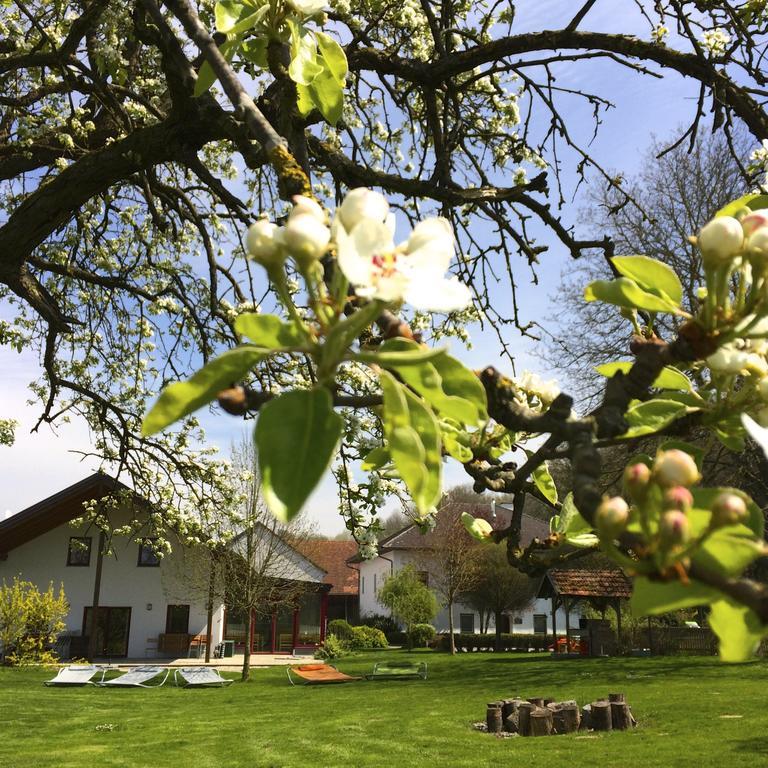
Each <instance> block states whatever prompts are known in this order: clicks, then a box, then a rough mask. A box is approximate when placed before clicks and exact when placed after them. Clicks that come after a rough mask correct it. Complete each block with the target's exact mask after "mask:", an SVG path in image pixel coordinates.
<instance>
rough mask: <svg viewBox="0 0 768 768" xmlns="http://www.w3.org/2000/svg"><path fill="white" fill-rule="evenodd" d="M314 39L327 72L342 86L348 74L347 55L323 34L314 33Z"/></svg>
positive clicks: (331, 39) (330, 38)
mask: <svg viewBox="0 0 768 768" xmlns="http://www.w3.org/2000/svg"><path fill="white" fill-rule="evenodd" d="M315 37H316V38H317V46H318V48H319V49H320V55H321V56H322V57H323V61H324V62H325V66H326V67H327V68H328V71H329V72H330V73H331V74H332V75H333V77H334V78H335V79H336V82H338V84H339V85H344V80H345V79H346V77H347V72H348V67H347V55H346V54H345V53H344V49H343V48H342V47H341V46H340V45H339V44H338V43H337V42H336V41H335V40H334V39H333V38H332V37H330V36H329V35H326V34H325V32H319V31H318V32H315Z"/></svg>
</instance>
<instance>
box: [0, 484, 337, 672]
mask: <svg viewBox="0 0 768 768" xmlns="http://www.w3.org/2000/svg"><path fill="white" fill-rule="evenodd" d="M115 491H120V492H127V493H128V494H129V498H132V499H133V500H134V502H133V503H135V504H136V505H137V506H141V505H143V506H144V507H146V502H143V500H141V499H140V498H139V497H137V496H136V495H135V494H133V493H132V492H131V491H130V489H128V488H127V487H126V486H125V485H123V484H122V483H119V482H118V481H117V480H115V479H114V478H111V477H109V476H107V475H104V474H100V473H97V474H94V475H92V476H90V477H88V478H86V479H84V480H81V481H80V482H78V483H75V484H74V485H71V486H69V487H68V488H65V489H64V490H63V491H60V492H59V493H57V494H54V495H53V496H50V497H49V498H47V499H44V500H43V501H40V502H38V503H37V504H34V505H32V506H31V507H28V508H27V509H25V510H23V511H21V512H19V513H17V514H15V515H12V516H11V517H9V518H8V519H6V520H4V521H2V522H0V581H2V580H5V581H6V582H10V581H11V580H12V579H13V578H14V576H18V577H19V578H21V579H23V580H26V581H30V582H32V583H34V584H36V585H37V586H38V588H41V589H46V588H47V587H48V585H49V584H51V583H53V585H54V588H55V589H57V590H58V587H59V585H60V584H63V586H64V592H65V595H66V597H67V600H68V602H69V606H70V610H69V613H68V615H67V617H66V619H65V621H66V634H67V635H68V636H69V645H70V648H69V655H71V656H86V655H87V652H88V638H87V637H86V635H87V634H88V632H89V630H90V626H91V622H92V613H93V607H92V606H93V605H94V604H97V605H98V606H99V608H98V611H97V622H96V631H97V656H101V657H110V658H125V657H128V658H146V657H153V656H157V655H186V654H187V652H188V648H189V645H190V642H192V643H193V644H194V642H195V640H197V641H198V642H200V641H202V640H203V639H204V638H205V639H207V627H208V610H207V602H208V599H207V589H206V588H205V575H204V574H201V573H200V570H201V569H200V565H199V563H200V558H197V564H195V560H196V558H195V557H193V556H192V554H193V552H194V551H193V550H190V549H188V548H186V547H184V546H183V545H182V544H181V542H180V541H174V542H172V544H173V551H172V552H171V553H170V554H169V555H166V556H165V557H163V558H158V557H157V556H156V555H155V553H154V550H153V548H152V544H153V542H152V540H151V538H145V539H139V540H138V541H137V540H136V539H135V538H134V537H132V536H113V538H112V541H111V547H110V548H111V552H110V554H108V555H104V556H103V557H102V558H100V557H99V555H98V552H99V533H98V531H96V530H95V529H94V527H93V526H89V524H88V523H85V524H83V525H80V526H77V527H75V526H73V525H72V521H73V520H75V519H76V518H80V517H82V516H83V513H84V508H83V503H84V502H88V501H92V500H99V499H103V498H104V497H106V496H108V495H109V494H112V493H114V492H115ZM131 516H132V515H131V510H129V509H127V508H126V509H124V511H119V512H117V513H113V514H112V515H111V519H110V522H111V525H112V527H113V528H117V527H119V526H121V525H124V524H126V523H128V521H129V520H130V518H131ZM280 558H281V560H283V561H284V562H287V563H288V568H289V570H288V569H287V568H281V569H280V570H281V578H286V577H289V578H292V579H296V580H300V581H302V582H305V583H306V590H304V592H303V596H302V598H301V601H300V603H299V605H297V606H296V608H295V610H293V611H284V612H283V613H281V614H279V615H273V616H255V617H254V626H253V630H252V636H251V637H250V638H246V637H245V631H244V627H245V621H244V619H243V617H240V616H235V615H229V613H228V611H227V610H226V608H225V605H224V602H223V600H220V599H219V600H217V601H215V602H214V605H213V607H212V617H211V618H212V621H211V637H210V641H211V643H212V645H214V646H215V645H217V644H219V643H220V642H222V641H223V640H232V641H233V642H234V643H235V646H236V650H237V646H239V647H240V648H242V647H243V646H244V644H245V643H246V642H250V644H251V649H252V651H254V652H256V653H258V652H262V653H274V652H278V651H282V652H284V651H289V652H290V651H291V650H292V649H293V648H295V647H301V646H303V645H306V646H309V647H312V646H314V645H316V644H317V643H318V642H321V641H322V640H323V639H324V634H325V612H326V607H327V592H328V590H329V589H330V587H329V585H325V584H323V578H324V576H325V571H323V569H322V568H320V567H319V566H317V565H315V564H314V563H313V562H312V561H311V560H309V559H308V558H307V557H305V556H304V555H301V554H300V553H298V552H296V551H295V550H293V549H291V548H290V547H288V546H287V545H286V544H284V543H281V545H280ZM99 560H101V563H100V566H101V567H100V569H99V567H98V566H99ZM99 570H100V575H98V576H97V573H98V571H99ZM195 570H196V572H194V573H193V571H195ZM201 576H202V578H201ZM95 593H97V595H98V597H97V601H95V600H94V598H95V597H96V594H95Z"/></svg>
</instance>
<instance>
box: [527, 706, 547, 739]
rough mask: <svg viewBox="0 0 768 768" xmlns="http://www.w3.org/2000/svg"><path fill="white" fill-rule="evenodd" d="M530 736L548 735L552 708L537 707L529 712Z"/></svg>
mask: <svg viewBox="0 0 768 768" xmlns="http://www.w3.org/2000/svg"><path fill="white" fill-rule="evenodd" d="M530 728H531V736H549V735H551V733H552V710H551V709H548V708H547V707H537V708H536V709H534V710H533V711H532V712H531V714H530Z"/></svg>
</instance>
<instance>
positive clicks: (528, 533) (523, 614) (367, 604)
mask: <svg viewBox="0 0 768 768" xmlns="http://www.w3.org/2000/svg"><path fill="white" fill-rule="evenodd" d="M496 510H497V515H498V516H499V518H500V519H507V521H508V517H509V515H510V510H507V509H506V508H504V507H503V506H502V505H497V507H496ZM444 511H445V512H446V513H449V514H454V515H458V514H461V512H464V511H466V512H469V513H470V514H472V515H473V516H476V517H477V516H483V517H487V516H488V507H487V506H482V507H481V506H479V505H477V504H471V503H466V504H465V503H452V504H451V505H450V510H447V509H444V510H441V514H443V512H444ZM498 525H499V523H498V522H497V523H496V527H498ZM548 534H549V527H548V526H547V524H546V523H545V522H543V521H542V520H539V519H537V518H535V517H532V516H531V515H529V514H526V513H524V514H523V519H522V531H521V537H520V541H521V544H522V545H523V546H525V545H526V544H528V543H529V542H530V541H531V540H532V539H533V538H535V537H538V538H545V537H546V536H547V535H548ZM459 535H463V531H462V532H461V533H459ZM434 543H435V536H434V534H431V533H427V534H422V533H421V532H420V531H419V529H418V527H417V526H416V525H415V524H412V525H408V526H406V527H405V528H403V529H402V530H400V531H398V532H397V533H395V534H393V535H392V536H389V537H388V538H386V539H384V540H383V541H381V542H380V543H379V555H378V557H376V558H374V559H372V560H367V561H362V562H360V563H359V565H358V568H359V594H360V617H361V621H365V617H366V616H367V615H371V614H386V615H388V614H389V611H388V610H387V608H385V607H384V606H383V605H382V604H381V603H380V602H379V600H378V591H379V589H380V588H381V586H382V584H383V583H384V581H385V580H386V579H387V578H388V577H389V576H390V574H393V573H396V572H397V571H399V570H400V569H401V568H403V567H404V566H406V565H412V566H413V567H414V568H415V569H416V571H417V572H418V573H419V575H420V576H421V578H422V580H423V581H424V583H425V584H426V585H427V586H429V585H430V579H431V578H432V579H434V574H430V568H434V567H435V566H434V561H433V559H431V558H430V557H429V554H428V553H429V551H430V549H431V548H432V547H433V545H434ZM478 546H480V545H478ZM571 618H573V616H572V617H571ZM556 621H557V626H558V628H561V627H564V626H565V613H564V612H563V610H562V609H559V610H558V611H557V612H556ZM434 623H435V628H436V629H437V631H438V632H448V628H449V624H448V610H447V609H446V608H445V607H441V610H440V612H439V613H438V615H437V617H436V619H435V622H434ZM453 626H454V631H455V632H461V633H476V632H481V631H482V627H481V626H480V615H479V613H478V612H477V611H475V610H474V609H473V608H472V607H470V606H467V605H463V604H456V605H454V606H453ZM551 630H552V613H551V605H550V601H549V600H546V599H541V598H536V599H535V600H534V601H533V602H532V603H531V605H530V606H529V607H528V608H525V609H524V610H521V611H517V612H515V613H513V614H511V615H505V616H504V617H503V624H502V632H505V633H506V632H512V633H515V632H519V633H526V634H530V633H534V634H548V633H550V632H551ZM488 631H489V632H495V626H494V623H493V619H492V618H491V622H490V625H489V627H488Z"/></svg>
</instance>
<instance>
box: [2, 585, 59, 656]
mask: <svg viewBox="0 0 768 768" xmlns="http://www.w3.org/2000/svg"><path fill="white" fill-rule="evenodd" d="M68 611H69V605H68V604H67V599H66V597H65V596H64V588H63V587H60V588H59V593H58V595H57V594H55V593H54V591H53V584H50V585H49V587H48V589H47V590H46V591H45V592H41V591H40V590H39V589H38V588H37V587H36V586H35V585H34V584H32V582H29V581H20V580H19V579H18V578H16V577H14V579H13V583H12V584H11V585H10V586H9V585H8V584H6V583H5V581H3V583H2V586H0V644H1V645H2V648H3V657H4V660H5V662H6V663H7V664H12V665H15V666H24V665H27V664H52V663H54V662H55V661H56V660H57V659H56V655H55V654H54V653H53V652H52V651H51V650H50V645H51V643H52V642H53V639H54V638H55V637H56V635H58V634H59V632H61V631H62V630H63V629H64V626H65V625H64V621H63V619H64V617H65V616H66V615H67V613H68Z"/></svg>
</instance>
